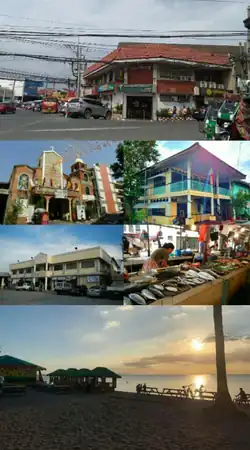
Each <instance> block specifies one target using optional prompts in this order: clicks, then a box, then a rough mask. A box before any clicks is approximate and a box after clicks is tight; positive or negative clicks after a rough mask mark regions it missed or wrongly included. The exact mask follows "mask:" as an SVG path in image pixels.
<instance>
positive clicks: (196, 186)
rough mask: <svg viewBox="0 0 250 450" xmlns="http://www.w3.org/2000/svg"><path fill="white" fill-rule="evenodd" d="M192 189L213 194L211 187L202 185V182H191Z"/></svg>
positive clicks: (205, 184)
mask: <svg viewBox="0 0 250 450" xmlns="http://www.w3.org/2000/svg"><path fill="white" fill-rule="evenodd" d="M191 189H192V190H193V191H199V192H209V193H211V192H212V191H211V185H210V184H207V183H202V181H197V180H191Z"/></svg>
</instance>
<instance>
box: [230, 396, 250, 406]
mask: <svg viewBox="0 0 250 450" xmlns="http://www.w3.org/2000/svg"><path fill="white" fill-rule="evenodd" d="M233 401H234V403H237V405H250V394H246V400H241V399H240V398H239V397H237V395H236V396H235V398H234V400H233Z"/></svg>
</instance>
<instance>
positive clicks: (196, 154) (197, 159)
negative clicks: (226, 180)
mask: <svg viewBox="0 0 250 450" xmlns="http://www.w3.org/2000/svg"><path fill="white" fill-rule="evenodd" d="M201 152H202V153H203V155H204V158H201ZM188 157H190V158H191V159H192V165H193V168H194V171H195V172H196V174H201V173H202V172H204V174H206V175H207V173H208V171H209V170H210V169H211V168H212V165H215V166H217V170H218V171H219V173H220V179H221V180H222V178H223V173H225V171H226V172H227V173H228V176H229V177H230V178H231V179H232V180H235V181H236V180H241V179H242V180H244V179H245V178H246V175H244V174H243V173H241V172H240V171H239V170H237V169H235V168H234V167H231V166H230V165H229V164H227V163H225V162H224V161H222V160H221V159H220V158H218V157H217V156H215V155H213V154H212V153H210V152H209V151H208V150H206V149H205V148H204V147H202V146H201V145H200V144H199V143H198V142H196V143H194V144H193V145H191V146H190V147H188V148H187V149H186V150H183V151H181V152H178V153H176V154H175V155H173V156H170V157H169V158H166V159H164V160H162V161H159V162H157V163H156V164H154V165H152V166H151V167H149V168H148V169H147V171H149V172H151V171H152V169H153V170H157V169H158V168H159V169H162V166H165V167H166V168H178V167H181V168H182V166H183V165H184V166H185V167H186V164H187V158H188ZM144 170H145V169H144ZM144 170H143V171H142V172H144Z"/></svg>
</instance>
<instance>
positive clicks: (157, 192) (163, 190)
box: [153, 185, 166, 195]
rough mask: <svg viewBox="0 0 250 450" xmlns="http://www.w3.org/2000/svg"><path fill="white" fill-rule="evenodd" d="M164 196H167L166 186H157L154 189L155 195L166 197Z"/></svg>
mask: <svg viewBox="0 0 250 450" xmlns="http://www.w3.org/2000/svg"><path fill="white" fill-rule="evenodd" d="M164 194H166V185H165V186H156V187H154V188H153V195H164Z"/></svg>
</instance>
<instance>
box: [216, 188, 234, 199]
mask: <svg viewBox="0 0 250 450" xmlns="http://www.w3.org/2000/svg"><path fill="white" fill-rule="evenodd" d="M219 194H221V195H227V196H228V197H231V196H232V192H231V189H225V188H222V187H219Z"/></svg>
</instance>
